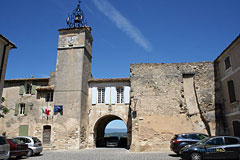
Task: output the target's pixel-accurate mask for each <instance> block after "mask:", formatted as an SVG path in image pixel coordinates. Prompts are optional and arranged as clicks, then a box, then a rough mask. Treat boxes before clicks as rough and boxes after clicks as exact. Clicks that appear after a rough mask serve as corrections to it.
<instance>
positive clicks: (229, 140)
mask: <svg viewBox="0 0 240 160" xmlns="http://www.w3.org/2000/svg"><path fill="white" fill-rule="evenodd" d="M225 143H226V145H231V144H238V143H239V142H238V139H236V138H230V137H225Z"/></svg>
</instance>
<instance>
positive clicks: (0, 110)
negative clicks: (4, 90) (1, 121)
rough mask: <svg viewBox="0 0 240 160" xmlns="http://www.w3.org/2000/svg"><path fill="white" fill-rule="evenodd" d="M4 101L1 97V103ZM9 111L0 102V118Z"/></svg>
mask: <svg viewBox="0 0 240 160" xmlns="http://www.w3.org/2000/svg"><path fill="white" fill-rule="evenodd" d="M4 101H5V98H4V97H2V103H3V102H4ZM8 112H9V109H8V108H7V107H5V106H4V105H2V104H1V106H0V118H1V117H3V118H4V115H6V114H7V113H8Z"/></svg>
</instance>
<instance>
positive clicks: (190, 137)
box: [188, 134, 198, 139]
mask: <svg viewBox="0 0 240 160" xmlns="http://www.w3.org/2000/svg"><path fill="white" fill-rule="evenodd" d="M188 138H189V139H198V136H197V134H189V135H188Z"/></svg>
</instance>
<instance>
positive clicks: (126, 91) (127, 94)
mask: <svg viewBox="0 0 240 160" xmlns="http://www.w3.org/2000/svg"><path fill="white" fill-rule="evenodd" d="M124 103H125V104H129V103H130V87H129V86H125V87H124Z"/></svg>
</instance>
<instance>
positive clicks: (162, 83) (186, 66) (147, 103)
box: [130, 62, 215, 151]
mask: <svg viewBox="0 0 240 160" xmlns="http://www.w3.org/2000/svg"><path fill="white" fill-rule="evenodd" d="M130 82H131V97H132V100H131V106H132V109H133V111H134V110H135V111H136V112H133V113H134V114H135V115H133V120H132V146H131V150H132V151H158V150H168V149H169V142H170V139H171V138H172V137H173V136H174V134H177V133H183V132H203V133H208V134H212V135H214V134H215V111H214V109H215V107H214V102H215V101H214V95H215V93H214V68H213V63H212V62H200V63H176V64H131V71H130ZM133 97H135V99H137V101H136V102H134V100H133Z"/></svg>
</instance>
